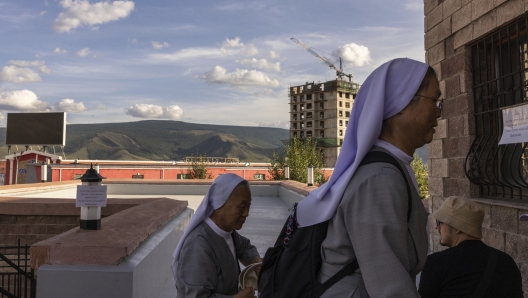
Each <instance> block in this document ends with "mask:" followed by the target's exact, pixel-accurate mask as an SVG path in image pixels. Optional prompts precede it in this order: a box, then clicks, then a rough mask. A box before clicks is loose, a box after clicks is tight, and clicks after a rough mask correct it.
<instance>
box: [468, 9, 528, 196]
mask: <svg viewBox="0 0 528 298" xmlns="http://www.w3.org/2000/svg"><path fill="white" fill-rule="evenodd" d="M527 23H528V16H526V15H525V16H523V17H522V18H520V19H518V20H516V21H514V22H512V23H511V24H510V25H508V26H506V27H504V28H501V29H500V30H497V31H496V32H494V33H492V34H490V35H488V36H485V37H484V38H482V39H480V40H479V41H477V42H475V43H474V44H473V45H472V46H471V60H472V62H471V63H472V72H473V93H474V103H475V114H474V119H475V139H474V141H473V143H472V145H471V148H470V150H469V152H468V154H467V157H466V160H465V172H466V176H467V177H468V179H469V180H470V181H471V182H473V183H474V184H476V185H478V186H479V189H480V196H482V197H488V198H496V199H502V200H515V201H527V200H528V149H527V146H528V143H527V142H525V143H517V144H505V145H499V140H500V138H501V136H502V131H503V120H502V110H503V109H504V108H512V107H516V106H522V105H526V104H528V86H527V83H528V39H527V36H526V35H527V32H526V28H527Z"/></svg>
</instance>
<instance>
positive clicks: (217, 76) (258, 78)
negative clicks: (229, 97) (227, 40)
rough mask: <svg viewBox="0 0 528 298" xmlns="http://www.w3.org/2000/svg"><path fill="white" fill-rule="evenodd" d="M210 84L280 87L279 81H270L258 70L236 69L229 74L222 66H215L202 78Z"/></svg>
mask: <svg viewBox="0 0 528 298" xmlns="http://www.w3.org/2000/svg"><path fill="white" fill-rule="evenodd" d="M202 78H203V79H204V80H205V81H207V82H208V83H216V84H229V85H232V86H264V87H272V88H273V87H278V86H279V81H277V80H275V79H270V78H269V77H268V76H267V75H266V74H265V73H263V72H260V71H257V70H247V69H236V70H235V71H234V72H231V73H230V72H227V70H226V69H225V68H223V67H221V66H218V65H217V66H215V67H213V68H212V69H211V70H210V71H208V72H206V73H205V74H204V76H203V77H202Z"/></svg>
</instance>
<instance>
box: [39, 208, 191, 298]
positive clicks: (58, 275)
mask: <svg viewBox="0 0 528 298" xmlns="http://www.w3.org/2000/svg"><path fill="white" fill-rule="evenodd" d="M192 214H193V211H192V210H191V209H189V208H186V209H184V210H183V211H181V212H180V213H178V215H176V216H174V217H173V218H171V219H170V220H169V221H168V222H167V223H165V224H164V225H163V226H161V227H159V228H158V229H157V230H156V231H155V232H154V233H152V234H151V235H149V236H148V238H146V239H145V240H144V241H143V242H142V243H141V244H140V245H139V246H138V247H137V248H136V249H135V250H134V252H133V253H131V254H130V255H128V256H127V257H125V258H124V259H123V260H121V262H120V263H119V265H111V264H107V265H58V264H56V265H43V266H41V267H40V268H39V271H38V279H39V281H38V283H37V296H38V297H39V298H47V297H50V298H60V297H77V298H84V297H86V298H88V297H99V298H119V297H123V298H125V297H126V298H129V297H132V298H136V297H137V298H149V297H157V296H158V294H159V292H160V291H161V289H162V287H163V284H164V283H165V282H166V281H167V279H168V278H172V273H171V271H170V270H171V269H170V266H169V264H171V263H172V252H173V250H174V248H175V247H176V246H177V244H178V242H179V240H180V238H181V236H182V235H183V231H184V230H185V228H186V227H187V225H188V223H189V221H190V219H191V217H192Z"/></svg>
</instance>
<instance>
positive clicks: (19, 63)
mask: <svg viewBox="0 0 528 298" xmlns="http://www.w3.org/2000/svg"><path fill="white" fill-rule="evenodd" d="M8 63H9V64H11V65H14V66H17V67H31V66H42V65H45V62H44V61H40V60H33V61H28V60H9V62H8Z"/></svg>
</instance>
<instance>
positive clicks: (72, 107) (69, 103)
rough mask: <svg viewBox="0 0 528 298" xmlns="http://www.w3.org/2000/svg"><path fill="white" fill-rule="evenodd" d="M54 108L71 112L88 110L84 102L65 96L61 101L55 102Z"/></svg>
mask: <svg viewBox="0 0 528 298" xmlns="http://www.w3.org/2000/svg"><path fill="white" fill-rule="evenodd" d="M53 108H54V110H57V111H61V112H69V113H80V112H84V111H86V110H87V109H86V107H85V106H84V104H83V103H82V102H79V103H75V100H73V99H69V98H65V99H63V100H61V101H60V102H57V103H55V106H54V107H53Z"/></svg>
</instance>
